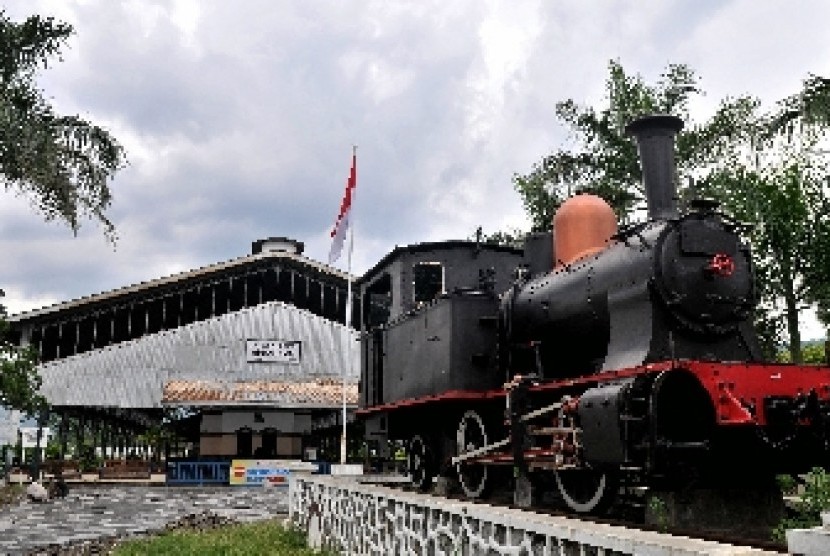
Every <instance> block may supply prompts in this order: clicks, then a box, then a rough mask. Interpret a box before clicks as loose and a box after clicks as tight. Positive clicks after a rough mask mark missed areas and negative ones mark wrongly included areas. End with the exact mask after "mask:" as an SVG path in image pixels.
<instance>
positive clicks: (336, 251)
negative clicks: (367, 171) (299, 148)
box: [329, 152, 357, 264]
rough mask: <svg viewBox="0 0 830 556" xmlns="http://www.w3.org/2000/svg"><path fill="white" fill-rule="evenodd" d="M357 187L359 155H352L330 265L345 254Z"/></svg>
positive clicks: (330, 254)
mask: <svg viewBox="0 0 830 556" xmlns="http://www.w3.org/2000/svg"><path fill="white" fill-rule="evenodd" d="M356 187H357V153H354V152H353V153H352V169H351V171H350V172H349V179H348V180H347V181H346V192H345V193H344V194H343V200H342V201H341V202H340V214H338V215H337V221H336V222H335V223H334V229H332V231H331V250H330V251H329V264H333V263H334V261H336V260H337V259H339V258H340V254H341V253H342V252H343V242H344V241H345V240H346V232H347V231H348V230H349V218H350V216H351V212H352V198H353V197H354V190H355V188H356Z"/></svg>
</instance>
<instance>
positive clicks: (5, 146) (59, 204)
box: [0, 11, 126, 240]
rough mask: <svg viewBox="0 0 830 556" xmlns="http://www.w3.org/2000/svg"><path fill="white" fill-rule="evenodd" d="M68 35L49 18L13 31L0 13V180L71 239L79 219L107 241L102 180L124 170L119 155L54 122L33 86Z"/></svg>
mask: <svg viewBox="0 0 830 556" xmlns="http://www.w3.org/2000/svg"><path fill="white" fill-rule="evenodd" d="M72 33H73V29H72V26H71V25H68V24H66V23H61V22H57V21H55V20H54V19H52V18H42V17H40V16H37V15H34V16H31V17H29V18H28V19H26V21H24V22H22V23H15V22H13V21H11V20H9V18H8V17H7V16H6V14H5V12H3V11H0V175H2V179H3V184H4V186H5V188H6V190H7V191H11V192H14V193H16V194H19V195H23V196H26V197H28V198H29V199H30V200H31V201H32V204H33V206H34V207H36V209H38V210H39V211H40V212H41V213H42V214H43V215H44V217H45V218H46V220H53V219H60V220H63V221H65V222H66V223H67V224H68V225H69V226H70V228H71V229H72V230H73V232H77V230H78V228H79V226H80V221H79V218H80V217H81V216H89V217H90V218H94V219H97V220H98V221H100V222H101V223H102V224H103V225H104V227H105V230H106V232H105V233H106V234H107V235H108V237H110V238H111V239H112V240H114V237H115V236H114V234H115V227H114V226H113V224H112V222H110V220H109V219H108V218H107V217H106V215H105V211H106V209H107V208H108V207H109V205H110V202H111V198H112V196H111V193H110V189H109V185H108V180H110V179H111V178H112V177H113V176H114V174H115V172H116V171H118V170H119V169H120V168H122V167H123V166H124V165H125V163H126V159H125V154H124V149H123V147H121V145H120V144H119V143H118V142H117V141H116V140H115V138H113V137H112V136H111V135H110V134H109V133H108V132H107V131H106V130H104V129H103V128H101V127H98V126H96V125H93V124H91V123H90V122H87V121H85V120H83V119H82V118H80V117H79V116H71V115H70V116H66V115H59V114H56V113H55V111H54V110H53V109H52V106H51V105H50V104H49V102H48V101H47V99H46V98H44V94H43V91H41V90H40V89H38V88H37V86H36V84H35V78H36V76H37V72H38V70H39V69H40V67H41V66H42V67H43V68H46V67H47V66H48V63H49V61H50V60H51V59H52V58H53V57H55V56H60V52H61V48H62V47H63V46H64V45H65V44H66V41H67V40H68V38H69V37H70V36H71V35H72Z"/></svg>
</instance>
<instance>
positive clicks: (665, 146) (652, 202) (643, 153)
mask: <svg viewBox="0 0 830 556" xmlns="http://www.w3.org/2000/svg"><path fill="white" fill-rule="evenodd" d="M681 129H683V120H681V119H680V118H678V117H676V116H669V115H667V114H655V115H651V116H644V117H642V118H640V119H638V120H634V121H633V122H631V123H630V124H628V126H626V128H625V132H626V134H628V135H633V136H634V137H635V138H636V139H637V149H638V150H639V152H640V165H641V166H642V169H643V187H644V188H645V191H646V203H647V204H648V216H649V218H673V217H676V216H677V189H676V187H675V184H674V136H675V135H677V132H678V131H680V130H681Z"/></svg>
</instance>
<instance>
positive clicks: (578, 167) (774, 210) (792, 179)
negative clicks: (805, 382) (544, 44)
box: [513, 61, 830, 361]
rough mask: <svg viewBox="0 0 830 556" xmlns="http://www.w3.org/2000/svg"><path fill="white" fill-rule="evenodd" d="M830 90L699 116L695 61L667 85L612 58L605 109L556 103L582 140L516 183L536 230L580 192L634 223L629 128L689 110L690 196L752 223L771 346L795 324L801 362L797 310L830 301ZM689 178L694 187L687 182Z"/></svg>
mask: <svg viewBox="0 0 830 556" xmlns="http://www.w3.org/2000/svg"><path fill="white" fill-rule="evenodd" d="M828 91H830V81H828V80H825V79H822V78H818V77H811V78H809V79H808V80H807V81H805V83H804V87H803V90H802V91H801V92H800V93H799V94H797V95H793V96H792V97H789V98H787V99H784V100H783V101H781V102H780V103H779V104H778V106H777V108H776V109H775V110H773V111H772V112H770V113H763V112H762V111H761V110H760V103H759V101H757V100H756V99H754V98H752V97H750V96H742V97H736V98H726V99H724V100H723V101H721V103H720V105H719V106H718V108H717V109H716V111H715V113H714V115H712V116H711V117H710V118H709V119H708V120H706V121H705V122H703V123H700V124H696V123H694V122H690V117H689V112H688V107H689V102H690V100H691V99H692V98H693V96H694V95H698V94H701V93H702V91H701V89H700V87H699V86H698V79H697V77H696V75H695V74H694V72H693V71H692V70H691V69H689V68H688V67H687V66H685V65H669V66H668V68H667V69H666V71H665V72H664V73H663V75H662V76H661V77H660V79H659V80H658V82H657V84H656V85H649V84H647V83H645V82H644V81H643V79H642V78H641V77H640V76H630V75H628V74H626V73H625V71H624V70H623V68H622V66H621V65H620V63H619V62H617V61H611V62H610V65H609V77H608V80H607V81H606V102H605V104H604V106H603V107H601V108H600V109H595V108H593V107H580V106H578V105H577V104H576V103H575V102H574V101H572V100H566V101H564V102H560V103H558V104H557V105H556V113H557V116H559V118H560V119H561V120H563V121H564V122H565V123H566V124H567V125H568V126H569V127H570V130H571V135H572V136H573V138H574V140H575V143H576V144H575V148H573V149H570V150H569V149H560V150H558V151H555V152H553V153H552V154H550V155H548V156H546V157H544V158H543V159H542V160H541V161H540V162H539V163H537V164H535V165H534V166H533V167H532V168H531V171H530V172H529V173H527V174H525V175H519V174H517V175H515V176H514V178H513V183H514V186H515V188H516V190H517V191H518V193H519V194H520V195H521V197H522V200H523V203H524V206H525V209H526V211H527V213H528V215H529V217H530V219H531V221H532V225H533V228H534V229H547V228H548V227H549V226H550V222H551V219H552V216H553V213H554V212H555V210H556V208H557V207H558V206H559V204H560V203H561V202H562V201H563V200H564V199H565V198H567V197H568V196H570V195H571V194H572V193H574V192H576V191H588V192H592V193H595V194H597V195H599V196H601V197H603V198H604V199H605V200H606V201H608V202H609V203H610V204H611V206H612V207H613V208H614V210H615V211H616V213H617V214H618V216H619V217H620V218H621V220H623V221H626V220H628V219H630V218H632V217H633V216H635V214H636V210H637V209H638V208H639V207H638V202H639V201H640V200H641V199H642V198H643V191H642V186H641V173H640V167H639V161H638V157H637V152H636V147H635V145H634V143H633V141H631V140H630V138H628V137H626V136H625V133H624V129H625V126H626V125H627V124H628V123H629V122H631V121H632V120H634V119H636V118H637V117H639V116H642V115H645V114H650V113H668V114H673V115H676V116H679V117H681V118H682V119H683V120H684V121H685V122H686V127H685V128H684V130H683V131H682V132H681V133H680V134H679V135H678V138H677V154H676V160H677V182H678V183H679V184H680V185H681V187H680V196H681V199H683V198H686V197H689V196H692V195H700V194H708V195H712V196H715V197H716V198H718V199H719V200H720V201H721V202H722V203H723V206H724V209H725V210H726V211H727V212H730V213H732V214H733V215H735V216H737V217H738V219H740V220H742V221H744V222H747V223H749V224H751V226H748V228H747V232H746V235H747V238H746V239H748V240H750V242H751V243H752V245H753V247H754V249H755V254H756V260H757V261H758V266H757V282H758V288H759V294H760V299H761V304H760V307H759V311H758V321H759V322H758V324H759V331H760V333H761V335H762V338H761V339H762V345H763V346H765V347H766V349H765V351H766V352H767V354H768V355H770V356H774V355H775V353H776V351H777V345H778V344H779V342H780V339H779V338H780V331H781V330H782V328H786V330H787V333H788V336H789V341H790V350H791V353H792V357H793V360H795V361H799V360H800V357H801V351H800V348H799V347H800V334H799V330H798V313H799V311H800V310H802V309H803V308H804V307H805V306H806V305H809V304H810V303H818V304H819V307H820V309H822V308H823V309H822V310H823V311H825V313H823V314H826V311H827V308H828V307H830V287H828V284H830V275H829V274H830V264H827V261H828V257H830V255H828V253H830V250H829V249H828V248H827V247H828V246H830V224H828V218H830V216H828V215H830V211H828V208H830V204H828V198H830V194H828V191H827V183H828V181H827V176H828V174H827V171H826V168H825V167H824V164H823V159H822V157H821V156H820V155H821V151H819V150H817V147H818V146H819V145H820V144H821V140H822V139H824V135H825V131H826V129H827V126H828V124H830V108H829V107H830V102H828V99H830V92H828ZM687 182H688V183H691V182H695V187H694V188H688V187H687V188H683V187H682V186H683V184H686V183H687ZM782 303H783V310H780V311H779V305H780V304H782ZM781 315H783V319H782V318H781ZM782 321H783V322H782Z"/></svg>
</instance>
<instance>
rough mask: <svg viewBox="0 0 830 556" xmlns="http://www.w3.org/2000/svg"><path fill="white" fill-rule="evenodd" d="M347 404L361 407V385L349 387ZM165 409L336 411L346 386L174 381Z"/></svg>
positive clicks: (327, 381) (166, 392)
mask: <svg viewBox="0 0 830 556" xmlns="http://www.w3.org/2000/svg"><path fill="white" fill-rule="evenodd" d="M345 389H346V404H347V406H352V407H355V406H357V384H356V383H354V382H352V383H347V384H346V386H345ZM161 403H162V404H163V405H186V406H193V405H262V404H268V405H277V406H279V407H283V408H299V407H313V408H336V407H340V406H341V405H342V403H343V382H341V381H339V380H334V379H319V380H312V381H307V382H296V381H285V380H255V381H248V382H225V381H205V380H172V381H170V382H168V383H167V384H165V385H164V392H163V394H162V398H161Z"/></svg>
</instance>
